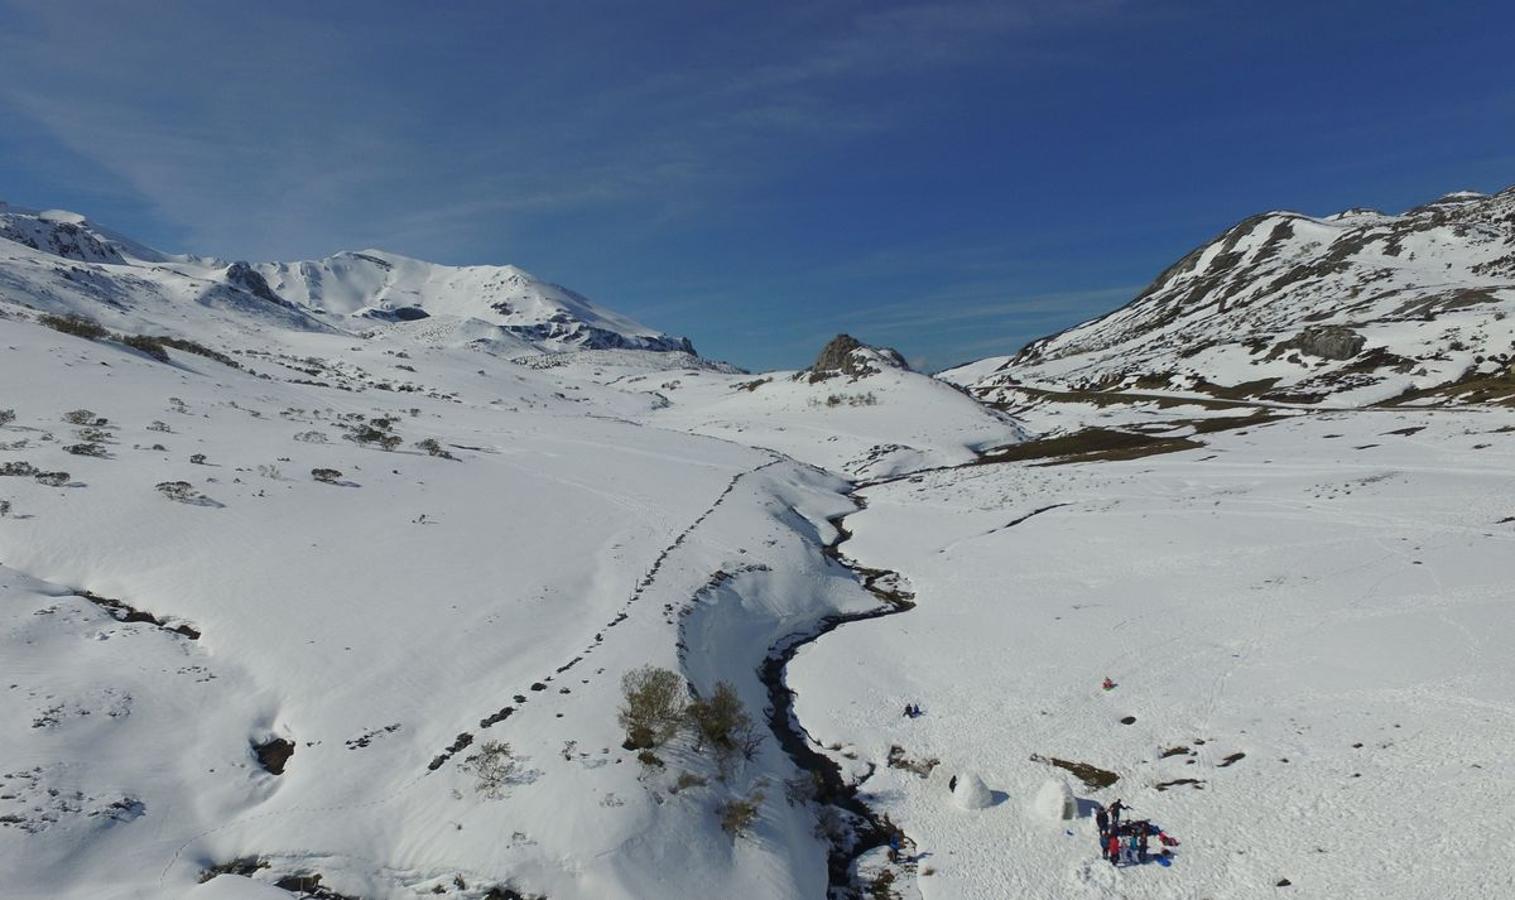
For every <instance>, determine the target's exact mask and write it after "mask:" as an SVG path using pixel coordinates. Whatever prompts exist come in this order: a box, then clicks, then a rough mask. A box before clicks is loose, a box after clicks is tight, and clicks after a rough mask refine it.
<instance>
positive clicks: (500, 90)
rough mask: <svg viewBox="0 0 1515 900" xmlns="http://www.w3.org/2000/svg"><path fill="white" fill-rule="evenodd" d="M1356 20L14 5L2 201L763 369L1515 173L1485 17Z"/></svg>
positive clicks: (527, 4) (969, 320) (1023, 309)
mask: <svg viewBox="0 0 1515 900" xmlns="http://www.w3.org/2000/svg"><path fill="white" fill-rule="evenodd" d="M1453 6H1456V4H1453ZM1348 7H1351V9H1348ZM1365 8H1366V6H1365V5H1363V4H1346V5H1344V6H1341V7H1330V8H1322V7H1320V6H1319V5H1318V4H1315V5H1311V4H1281V5H1280V4H1268V5H1260V4H1231V5H1226V6H1225V7H1224V8H1221V7H1216V6H1214V5H1213V4H1199V3H1192V2H1182V0H1181V2H1175V3H1163V4H1137V3H1130V2H1124V0H773V2H771V3H763V4H715V5H711V4H703V3H696V2H694V0H645V2H642V3H638V4H626V3H624V2H620V0H584V2H581V3H575V4H561V3H551V2H548V0H515V2H511V3H497V2H487V0H456V2H450V3H447V4H443V5H429V6H428V5H423V4H415V3H407V2H402V0H363V2H358V0H329V2H322V3H308V2H295V0H266V2H259V3H252V4H249V3H245V2H234V0H160V2H154V3H151V4H125V3H112V2H103V0H101V2H86V3H58V2H54V0H0V59H3V60H4V61H5V64H6V67H7V72H8V73H9V74H8V76H7V77H6V78H4V79H0V122H3V123H4V127H0V196H3V197H4V198H5V199H7V200H10V201H12V202H18V203H23V204H32V205H45V206H60V205H74V206H76V207H77V208H79V209H80V211H82V212H85V213H88V214H90V215H92V216H94V217H95V218H97V219H99V220H100V221H101V222H103V223H105V224H108V225H113V226H115V227H117V228H119V229H121V230H123V231H126V232H128V233H131V234H133V235H135V236H137V237H140V238H142V239H144V240H145V241H146V242H148V243H155V244H159V245H160V246H162V248H163V249H166V250H171V251H174V250H188V251H193V252H199V253H208V254H215V255H219V256H223V257H231V258H249V259H270V258H277V259H293V258H306V257H313V256H322V255H325V254H328V253H332V252H335V251H337V250H341V249H357V248H363V247H379V248H383V249H387V250H392V251H395V252H399V253H405V254H409V255H412V256H419V257H423V258H428V259H433V260H437V261H440V262H447V263H455V264H465V263H468V264H472V263H506V262H510V263H515V264H518V265H522V266H524V267H526V268H527V269H529V270H531V271H533V272H536V273H537V274H539V275H542V276H544V277H547V278H550V279H552V280H555V281H559V282H562V283H564V284H567V285H569V286H571V287H573V288H574V289H576V290H579V291H581V292H583V293H585V294H586V295H588V296H590V297H593V298H594V299H596V300H598V301H601V302H603V303H605V304H606V305H607V306H610V307H612V308H617V309H622V310H624V311H625V312H627V313H629V314H632V315H635V316H640V317H642V318H644V319H645V320H647V322H648V324H650V325H652V326H654V327H659V328H665V329H668V330H670V331H677V332H681V333H688V334H690V335H691V336H692V337H693V338H694V339H695V340H696V342H697V343H698V344H699V345H700V346H701V347H702V349H707V350H709V351H710V352H712V353H713V354H714V355H719V356H726V357H737V358H738V360H737V361H739V362H742V363H744V364H747V365H752V366H764V365H780V364H789V365H792V364H796V363H800V362H803V361H804V358H805V357H807V356H809V355H810V354H811V353H812V352H813V347H812V346H811V345H813V344H814V342H815V341H817V340H824V338H825V337H826V336H828V335H826V334H825V333H824V332H826V331H828V330H850V331H854V332H857V333H858V335H859V336H860V337H863V338H865V339H869V338H872V339H876V340H880V341H890V342H894V343H896V344H898V345H900V347H901V349H902V350H904V351H905V352H906V353H907V354H909V355H911V356H912V357H920V356H924V357H927V358H929V359H932V360H934V361H939V362H943V363H946V362H958V361H962V360H964V359H965V358H966V357H967V356H968V355H970V354H973V353H977V352H979V351H980V350H981V349H982V344H983V342H984V341H1001V342H1004V343H1006V344H1009V345H1012V346H1011V347H1007V348H1005V349H1006V350H1007V351H1008V349H1013V346H1015V345H1019V344H1020V343H1024V341H1026V340H1029V339H1031V338H1034V337H1037V336H1039V334H1041V333H1045V332H1046V331H1049V330H1056V329H1058V328H1061V327H1064V326H1066V325H1069V324H1072V323H1073V321H1076V320H1078V319H1082V318H1088V317H1089V316H1091V315H1094V314H1097V313H1099V312H1102V311H1104V310H1105V309H1107V308H1109V307H1111V306H1115V305H1118V304H1119V303H1121V302H1123V301H1124V300H1125V299H1127V298H1128V297H1129V296H1131V295H1132V294H1133V293H1134V290H1133V289H1132V288H1131V287H1130V286H1131V285H1135V284H1139V283H1142V282H1143V281H1144V280H1145V279H1149V278H1151V277H1152V276H1153V275H1154V274H1155V273H1157V272H1158V271H1160V270H1161V269H1162V268H1163V267H1164V266H1166V265H1167V264H1168V263H1171V262H1172V261H1173V260H1174V259H1176V258H1178V257H1179V256H1180V255H1182V253H1184V252H1185V251H1187V250H1188V249H1190V248H1192V247H1193V246H1195V245H1197V244H1199V243H1200V242H1202V241H1204V240H1206V239H1208V238H1210V237H1211V236H1213V235H1214V234H1216V233H1218V232H1219V231H1221V230H1222V229H1223V228H1225V227H1226V226H1228V225H1230V224H1232V223H1233V222H1235V221H1237V220H1239V219H1241V218H1242V217H1244V216H1246V215H1249V214H1252V213H1255V212H1259V211H1261V210H1264V209H1268V208H1277V207H1293V208H1300V209H1305V210H1308V211H1312V212H1330V211H1333V210H1336V209H1341V208H1345V207H1348V206H1359V205H1372V206H1378V207H1381V208H1385V209H1402V208H1405V207H1407V206H1411V205H1414V204H1416V203H1419V202H1423V201H1425V200H1426V199H1429V198H1431V197H1435V196H1438V195H1439V194H1441V193H1444V192H1445V191H1447V190H1451V189H1455V188H1465V187H1468V188H1475V189H1483V190H1490V189H1493V190H1497V189H1499V188H1501V187H1504V186H1505V184H1506V183H1507V182H1508V181H1509V180H1510V178H1509V175H1508V171H1509V168H1508V165H1507V160H1508V157H1509V151H1508V147H1509V146H1511V145H1512V143H1515V134H1512V133H1511V131H1510V124H1509V123H1510V122H1511V121H1515V120H1512V119H1511V117H1510V116H1509V115H1508V113H1509V111H1510V110H1511V109H1512V103H1515V95H1512V94H1511V92H1510V88H1509V85H1510V84H1511V83H1512V78H1511V75H1512V72H1511V70H1510V64H1509V62H1508V58H1509V54H1508V53H1507V52H1505V50H1506V48H1505V47H1504V46H1503V45H1502V44H1500V43H1498V38H1499V36H1500V34H1501V33H1502V32H1501V30H1500V29H1498V28H1493V27H1486V26H1487V23H1484V24H1483V25H1480V27H1477V28H1470V27H1465V26H1466V25H1467V22H1466V21H1463V20H1464V19H1467V16H1459V14H1457V13H1456V11H1449V12H1447V13H1445V15H1447V16H1449V17H1450V18H1448V20H1447V21H1448V23H1449V27H1447V28H1446V29H1444V33H1443V31H1437V30H1435V29H1427V28H1423V27H1419V26H1417V25H1415V24H1414V23H1412V22H1411V21H1410V19H1409V18H1405V17H1400V18H1393V17H1379V16H1365V15H1363V12H1362V11H1363V10H1364V9H1365ZM1353 9H1355V10H1356V12H1353V11H1352V10H1353ZM1440 14H1441V13H1440V12H1437V13H1435V14H1434V15H1440ZM1432 16H1433V13H1430V12H1428V13H1427V14H1426V17H1427V18H1430V17H1432ZM1452 25H1455V26H1457V27H1451V26H1452ZM1333 29H1334V30H1333ZM1248 34H1251V35H1254V38H1251V39H1248V38H1246V37H1245V36H1246V35H1248ZM1256 35H1263V36H1264V38H1265V39H1262V40H1258V39H1256V38H1255V36H1256ZM1295 44H1299V45H1301V46H1303V45H1308V46H1309V48H1310V52H1303V50H1301V52H1298V53H1295V54H1294V55H1293V56H1291V62H1290V65H1289V66H1286V67H1285V66H1280V65H1278V64H1277V60H1278V59H1279V58H1280V57H1279V50H1278V47H1279V46H1284V45H1288V46H1290V47H1294V45H1295ZM1394 54H1399V55H1400V56H1406V57H1408V56H1410V55H1416V56H1419V57H1424V58H1431V57H1433V56H1435V55H1436V54H1440V55H1441V56H1451V55H1454V54H1455V55H1456V57H1457V58H1458V60H1459V65H1458V66H1455V67H1431V68H1429V69H1428V68H1425V67H1418V68H1415V69H1414V70H1413V72H1412V71H1411V70H1410V69H1404V70H1403V71H1386V70H1384V69H1383V67H1382V65H1381V60H1382V59H1384V58H1387V57H1389V56H1392V55H1394ZM1385 79H1389V80H1390V81H1391V82H1392V90H1389V89H1386V88H1385ZM1322 85H1330V90H1329V91H1322V89H1321V86H1322ZM1301 135H1308V136H1309V139H1308V140H1301V139H1300V136H1301ZM1365 148H1371V149H1372V152H1371V153H1367V152H1364V151H1365Z"/></svg>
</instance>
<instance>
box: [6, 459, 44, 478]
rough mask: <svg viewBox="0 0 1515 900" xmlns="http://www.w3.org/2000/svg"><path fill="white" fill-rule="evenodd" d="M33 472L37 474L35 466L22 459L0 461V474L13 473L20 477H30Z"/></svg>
mask: <svg viewBox="0 0 1515 900" xmlns="http://www.w3.org/2000/svg"><path fill="white" fill-rule="evenodd" d="M35 474H37V467H36V466H34V465H32V464H31V463H29V462H26V461H24V460H17V461H16V462H8V463H0V475H15V476H18V477H21V478H30V477H31V476H33V475H35Z"/></svg>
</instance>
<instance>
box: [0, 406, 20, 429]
mask: <svg viewBox="0 0 1515 900" xmlns="http://www.w3.org/2000/svg"><path fill="white" fill-rule="evenodd" d="M14 421H16V411H15V410H14V409H0V428H4V427H5V426H7V425H9V424H10V423H12V422H14Z"/></svg>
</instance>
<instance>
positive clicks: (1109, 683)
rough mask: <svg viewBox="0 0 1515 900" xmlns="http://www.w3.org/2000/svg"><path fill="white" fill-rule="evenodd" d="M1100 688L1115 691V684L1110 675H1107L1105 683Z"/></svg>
mask: <svg viewBox="0 0 1515 900" xmlns="http://www.w3.org/2000/svg"><path fill="white" fill-rule="evenodd" d="M1100 687H1102V688H1104V689H1105V690H1107V691H1113V690H1115V682H1114V681H1112V680H1111V678H1110V676H1109V675H1106V676H1105V680H1104V683H1102V684H1101V685H1100Z"/></svg>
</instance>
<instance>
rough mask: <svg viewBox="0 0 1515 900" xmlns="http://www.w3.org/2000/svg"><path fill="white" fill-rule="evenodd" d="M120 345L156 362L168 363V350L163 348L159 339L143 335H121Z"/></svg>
mask: <svg viewBox="0 0 1515 900" xmlns="http://www.w3.org/2000/svg"><path fill="white" fill-rule="evenodd" d="M121 343H123V344H125V345H126V346H128V347H130V348H132V349H133V350H138V351H141V352H142V353H145V354H147V355H148V356H150V357H152V358H153V359H156V360H157V361H158V362H165V363H166V362H168V350H166V349H165V348H164V347H163V340H162V339H161V338H155V337H150V336H148V335H145V334H123V335H121Z"/></svg>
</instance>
